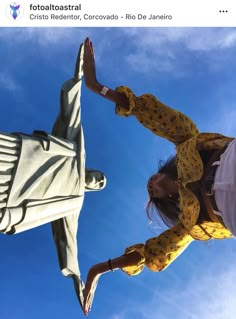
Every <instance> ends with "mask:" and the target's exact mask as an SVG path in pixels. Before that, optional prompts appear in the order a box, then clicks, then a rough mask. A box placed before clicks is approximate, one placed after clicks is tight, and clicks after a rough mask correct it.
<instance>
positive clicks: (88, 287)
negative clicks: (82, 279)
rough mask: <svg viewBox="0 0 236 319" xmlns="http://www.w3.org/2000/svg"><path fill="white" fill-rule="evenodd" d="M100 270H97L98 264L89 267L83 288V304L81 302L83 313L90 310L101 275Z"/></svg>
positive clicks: (86, 313)
mask: <svg viewBox="0 0 236 319" xmlns="http://www.w3.org/2000/svg"><path fill="white" fill-rule="evenodd" d="M101 274H102V273H101V272H100V271H99V264H98V265H94V266H93V267H92V268H90V270H89V272H88V275H87V279H86V283H85V288H84V291H83V293H84V304H83V311H84V314H85V315H88V313H89V311H90V310H91V307H92V303H93V298H94V294H95V291H96V288H97V284H98V280H99V278H100V276H101Z"/></svg>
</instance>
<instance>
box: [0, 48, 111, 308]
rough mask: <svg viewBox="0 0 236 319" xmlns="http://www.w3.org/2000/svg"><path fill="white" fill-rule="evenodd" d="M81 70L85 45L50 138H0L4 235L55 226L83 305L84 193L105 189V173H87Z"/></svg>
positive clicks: (64, 265)
mask: <svg viewBox="0 0 236 319" xmlns="http://www.w3.org/2000/svg"><path fill="white" fill-rule="evenodd" d="M82 64H83V45H81V46H80V50H79V53H78V57H77V61H76V66H75V73H74V77H73V78H72V79H70V80H68V81H67V82H65V84H64V85H63V86H62V89H61V97H60V103H61V105H60V112H59V115H58V117H57V119H56V122H55V124H54V126H53V130H52V133H51V134H48V133H46V132H44V131H34V133H33V134H31V135H29V134H24V133H12V134H6V133H1V132H0V176H1V178H0V232H1V233H4V234H16V233H19V232H22V231H26V230H29V229H32V228H35V227H37V226H40V225H43V224H45V223H49V222H51V225H52V233H53V237H54V242H55V245H56V249H57V254H58V259H59V265H60V268H61V272H62V274H63V275H64V276H67V277H71V278H72V279H73V282H74V287H75V291H76V294H77V297H78V300H79V302H80V304H81V305H82V304H83V287H84V285H83V282H82V280H81V278H80V270H79V264H78V258H77V255H78V253H77V229H78V218H79V214H80V210H81V208H82V205H83V200H84V194H85V192H86V191H96V190H101V189H103V188H104V187H105V184H106V179H105V176H104V175H103V173H102V172H100V171H97V170H94V169H86V167H85V145H84V136H83V129H82V125H81V103H80V96H81V83H82V80H81V79H82V76H83V70H82Z"/></svg>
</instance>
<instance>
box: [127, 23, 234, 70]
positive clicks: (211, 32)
mask: <svg viewBox="0 0 236 319" xmlns="http://www.w3.org/2000/svg"><path fill="white" fill-rule="evenodd" d="M122 31H123V32H124V34H125V35H126V36H127V37H128V38H129V39H130V42H131V43H132V44H133V47H134V49H133V50H132V53H131V54H129V55H128V56H127V61H128V63H129V64H130V66H131V67H132V68H133V69H135V70H136V71H140V72H145V71H146V72H150V71H152V72H153V71H155V70H156V71H159V72H175V75H176V76H182V75H185V74H186V73H188V72H189V70H190V69H192V67H193V66H194V64H195V62H196V59H199V57H200V58H201V61H200V62H201V63H204V65H205V66H206V67H207V68H209V69H211V70H216V69H219V68H222V67H225V65H227V64H229V63H230V61H231V60H232V59H234V53H235V52H233V51H234V49H235V48H236V29H235V28H143V29H123V30H122ZM231 51H232V52H231Z"/></svg>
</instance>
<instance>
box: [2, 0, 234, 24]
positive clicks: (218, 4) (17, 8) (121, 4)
mask: <svg viewBox="0 0 236 319" xmlns="http://www.w3.org/2000/svg"><path fill="white" fill-rule="evenodd" d="M185 26H186V27H191V26H192V27H197V26H199V27H200V26H201V27H210V26H212V27H217V26H219V27H230V26H231V27H232V26H236V1H235V0H214V1H213V0H195V1H192V0H163V1H156V0H143V1H134V0H119V1H116V2H114V1H111V0H99V1H95V0H69V1H64V0H56V1H55V0H51V1H50V0H38V1H37V0H27V1H26V0H22V1H20V0H19V1H18V0H17V1H12V2H11V1H6V0H1V3H0V27H185Z"/></svg>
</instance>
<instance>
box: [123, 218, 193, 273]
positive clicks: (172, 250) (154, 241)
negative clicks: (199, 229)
mask: <svg viewBox="0 0 236 319" xmlns="http://www.w3.org/2000/svg"><path fill="white" fill-rule="evenodd" d="M193 240H194V239H193V237H192V236H190V235H189V233H188V231H187V230H186V229H185V228H184V227H183V226H182V225H181V224H180V223H179V224H177V225H176V226H174V227H173V228H171V229H169V230H166V231H165V232H163V233H162V234H161V235H160V236H158V237H154V238H150V239H148V240H147V242H146V244H145V245H142V244H138V245H133V246H131V247H129V248H127V249H126V251H125V253H126V254H127V253H130V252H132V251H134V250H136V251H138V252H139V253H140V255H141V256H142V260H141V261H140V262H139V263H138V265H136V266H132V267H126V268H123V269H122V270H123V271H124V272H125V273H127V274H128V275H130V276H133V275H137V274H139V273H140V272H141V271H142V270H143V268H144V266H147V267H148V268H149V269H150V270H152V271H161V270H164V269H165V268H167V266H169V265H170V263H172V261H174V260H175V258H177V257H178V256H179V255H180V254H181V253H182V252H183V251H184V250H185V249H186V248H187V247H188V245H189V244H190V243H191V242H192V241H193Z"/></svg>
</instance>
